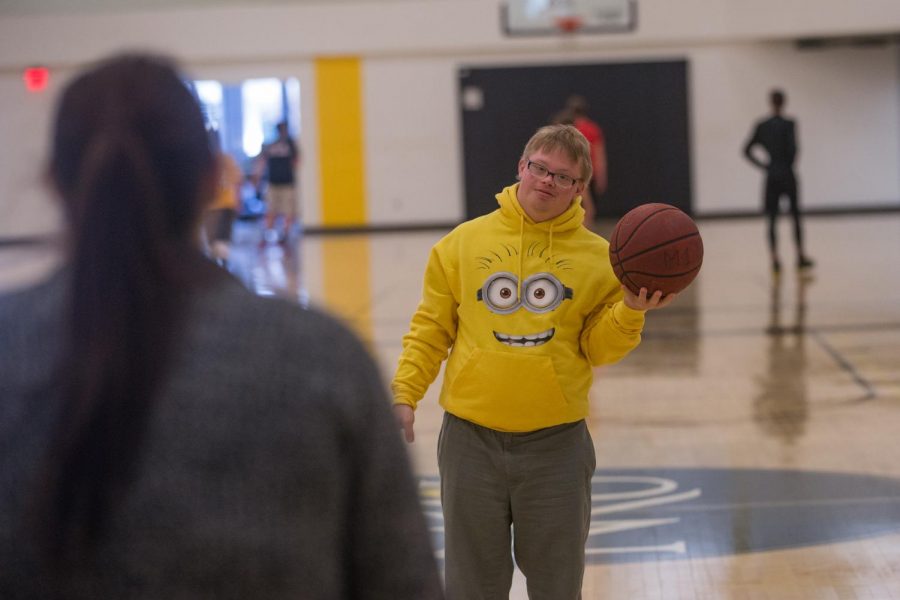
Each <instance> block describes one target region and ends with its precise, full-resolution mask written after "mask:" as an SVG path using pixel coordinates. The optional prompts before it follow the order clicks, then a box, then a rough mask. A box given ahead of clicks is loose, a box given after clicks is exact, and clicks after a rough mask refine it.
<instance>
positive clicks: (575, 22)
mask: <svg viewBox="0 0 900 600" xmlns="http://www.w3.org/2000/svg"><path fill="white" fill-rule="evenodd" d="M554 22H555V23H556V28H557V29H559V30H560V31H561V32H562V33H576V32H577V31H578V30H579V29H581V26H582V25H584V21H583V20H582V18H581V17H579V16H578V15H564V16H561V17H556V20H555V21H554Z"/></svg>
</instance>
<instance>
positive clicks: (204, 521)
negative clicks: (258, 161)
mask: <svg viewBox="0 0 900 600" xmlns="http://www.w3.org/2000/svg"><path fill="white" fill-rule="evenodd" d="M52 144H53V148H52V155H51V157H50V162H49V169H48V173H49V178H50V181H51V182H52V184H53V187H54V189H55V191H56V193H57V195H58V197H59V198H60V200H61V202H62V203H63V206H64V209H65V212H66V216H67V225H68V261H67V267H66V268H64V269H63V270H62V271H61V272H60V273H57V274H56V275H55V276H53V277H51V278H50V279H49V280H48V281H46V282H44V283H42V284H40V285H38V286H37V287H34V288H31V289H26V290H22V291H18V292H15V293H11V294H8V295H6V296H3V297H0V598H4V599H10V598H57V597H58V598H91V599H97V598H154V599H160V598H166V599H176V598H329V599H331V598H379V599H381V598H383V599H391V600H394V599H398V598H416V599H419V598H436V597H439V596H440V591H439V585H440V584H439V580H438V575H437V571H436V567H435V565H434V562H433V558H432V553H431V548H430V547H429V542H428V538H427V532H426V529H425V525H424V519H423V517H422V515H421V512H420V509H419V505H418V502H417V495H416V488H415V486H414V482H413V479H412V477H411V475H410V471H409V467H408V462H407V456H406V454H405V449H404V448H403V447H402V443H401V441H400V439H399V438H398V436H397V433H396V429H395V426H394V422H393V420H392V417H391V413H390V409H389V407H388V404H387V400H386V398H385V395H384V392H383V388H382V382H381V380H380V379H379V376H378V373H377V370H376V368H375V366H374V365H373V363H372V361H371V359H370V358H369V357H368V355H367V354H366V353H365V352H364V350H363V349H362V347H361V346H360V344H359V342H358V341H357V340H356V338H355V337H354V336H353V335H351V334H350V333H348V332H347V330H345V329H344V328H342V327H341V326H339V325H338V324H336V323H335V322H334V321H332V320H331V319H329V318H327V317H325V316H323V315H322V314H319V313H317V312H315V311H304V310H302V309H300V308H299V307H297V306H295V305H292V304H289V303H286V302H282V301H277V300H272V299H263V298H258V297H256V296H254V295H252V294H251V293H250V292H249V291H247V290H245V289H244V288H243V287H242V286H240V285H239V284H238V283H236V282H235V280H233V279H232V278H231V277H230V276H229V275H228V274H227V273H226V272H225V271H223V270H222V269H219V268H217V267H215V266H214V265H213V264H212V263H211V262H209V261H208V260H207V259H205V258H204V257H203V256H202V254H201V252H200V248H199V244H198V237H199V236H198V235H197V231H198V226H199V219H200V215H201V211H202V209H203V208H204V204H205V203H207V202H208V201H209V199H210V198H211V196H212V194H213V192H214V189H215V185H216V181H217V178H218V173H217V171H216V164H217V163H216V160H215V157H214V155H213V154H212V152H211V150H210V147H209V144H208V142H207V137H206V132H205V131H204V128H203V121H202V118H201V114H200V111H199V108H198V107H197V105H196V104H195V102H194V100H193V98H192V97H191V94H190V93H189V91H188V89H187V88H186V87H185V86H184V85H183V83H182V81H181V79H180V78H179V75H178V73H177V72H176V71H175V70H174V68H173V67H172V66H171V65H170V64H169V63H168V62H167V61H166V60H164V59H161V58H155V57H148V56H141V55H126V56H119V57H115V58H112V59H109V60H107V61H105V62H103V63H102V64H100V65H99V66H96V67H94V68H93V69H91V70H89V71H87V72H86V73H84V74H82V75H81V76H79V77H77V78H76V79H75V80H74V82H73V83H72V84H71V85H69V87H68V89H66V90H65V92H64V94H63V96H62V99H61V104H60V106H59V109H58V114H57V116H56V123H55V132H54V136H53V140H52Z"/></svg>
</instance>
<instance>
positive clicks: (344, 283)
mask: <svg viewBox="0 0 900 600" xmlns="http://www.w3.org/2000/svg"><path fill="white" fill-rule="evenodd" d="M371 265H372V259H371V257H370V249H369V236H367V235H360V234H357V235H341V236H335V237H331V236H325V237H323V238H322V273H323V277H324V296H325V298H324V301H325V306H326V307H327V308H328V310H330V311H332V312H334V313H335V314H337V315H338V316H340V317H342V318H343V319H344V320H346V321H347V323H348V324H349V325H350V326H351V327H352V328H353V330H354V331H355V332H356V334H357V335H358V336H359V337H361V338H362V339H363V341H365V342H366V344H367V345H368V346H369V347H370V348H369V349H370V350H371V349H372V348H371V344H372V340H373V329H374V328H373V323H372V283H371V271H372V269H371Z"/></svg>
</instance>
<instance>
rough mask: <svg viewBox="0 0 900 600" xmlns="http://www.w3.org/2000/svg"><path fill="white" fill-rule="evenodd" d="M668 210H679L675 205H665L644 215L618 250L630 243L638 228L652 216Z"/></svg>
mask: <svg viewBox="0 0 900 600" xmlns="http://www.w3.org/2000/svg"><path fill="white" fill-rule="evenodd" d="M667 210H678V209H677V208H675V207H674V206H664V207H663V208H660V209H659V210H657V211H655V212H652V213H650V214H649V215H647V216H646V217H644V219H643V220H642V221H641V222H640V223H638V224H637V225H635V226H634V228H632V230H631V234H630V235H629V236H628V239H627V240H625V241H624V242H623V243H622V245H621V246H618V247H617V250H620V249H622V248H624V247H625V246H627V245H628V242H630V241H631V238H632V237H634V234H635V233H637V230H638V229H640V228H641V225H643V224H644V223H646V222H647V221H649V220H650V219H651V218H653V217H654V216H656V215H658V214H659V213H661V212H665V211H667ZM616 231H617V232H618V229H616ZM616 237H617V238H618V236H616Z"/></svg>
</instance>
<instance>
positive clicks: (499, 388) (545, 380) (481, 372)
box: [446, 348, 567, 431]
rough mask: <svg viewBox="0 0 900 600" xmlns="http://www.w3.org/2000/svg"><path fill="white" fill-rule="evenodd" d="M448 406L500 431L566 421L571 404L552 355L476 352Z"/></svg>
mask: <svg viewBox="0 0 900 600" xmlns="http://www.w3.org/2000/svg"><path fill="white" fill-rule="evenodd" d="M449 392H450V394H449V396H450V397H449V398H448V399H447V406H446V408H447V409H448V410H450V412H452V413H454V414H455V415H456V416H458V417H461V418H463V419H467V420H470V421H473V422H475V423H478V424H479V425H483V426H485V427H490V428H492V429H498V430H500V431H533V430H535V429H540V428H542V427H549V426H551V425H557V424H559V423H562V422H565V419H566V416H567V414H566V413H567V410H566V409H567V404H566V399H565V395H564V394H563V392H562V388H561V387H560V385H559V378H558V377H557V375H556V370H555V369H554V368H553V361H552V359H551V358H550V357H549V356H537V355H532V354H515V353H512V352H492V351H490V350H481V349H479V348H476V349H475V350H473V351H472V354H471V355H470V356H469V359H468V360H467V361H466V363H465V365H464V366H463V368H462V369H461V370H460V372H459V374H458V375H457V376H456V378H455V379H454V380H453V382H452V384H451V385H450V390H449Z"/></svg>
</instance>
